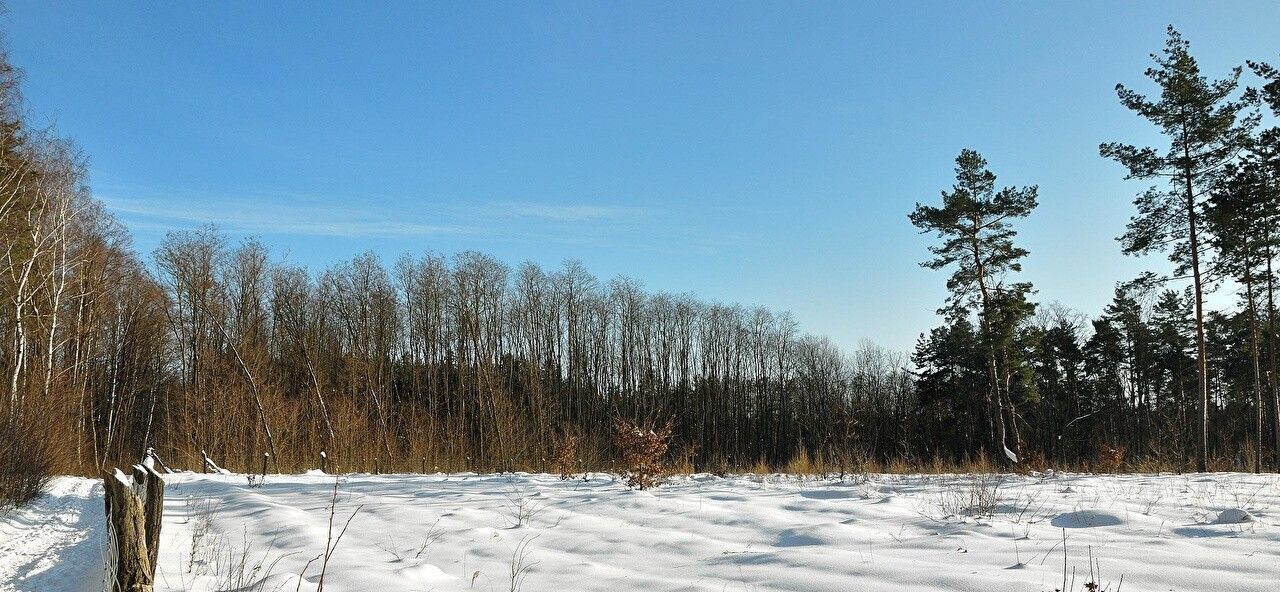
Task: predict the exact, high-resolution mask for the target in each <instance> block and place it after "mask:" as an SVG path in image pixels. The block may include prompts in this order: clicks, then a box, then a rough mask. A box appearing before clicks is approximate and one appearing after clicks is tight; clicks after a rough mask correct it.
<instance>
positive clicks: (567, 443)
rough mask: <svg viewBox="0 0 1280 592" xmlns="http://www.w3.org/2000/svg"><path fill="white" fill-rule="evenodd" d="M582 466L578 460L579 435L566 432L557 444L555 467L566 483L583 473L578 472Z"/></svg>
mask: <svg viewBox="0 0 1280 592" xmlns="http://www.w3.org/2000/svg"><path fill="white" fill-rule="evenodd" d="M581 464H582V462H581V461H580V460H579V458H578V435H577V434H574V433H571V432H566V433H565V434H564V435H562V436H560V441H559V442H557V443H556V457H555V466H556V470H557V471H559V473H560V478H561V479H562V480H565V481H568V480H570V479H575V478H577V476H578V473H579V472H581V471H579V470H578V468H579V467H580V466H581Z"/></svg>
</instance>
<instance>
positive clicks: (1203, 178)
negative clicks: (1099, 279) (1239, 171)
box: [1099, 26, 1257, 471]
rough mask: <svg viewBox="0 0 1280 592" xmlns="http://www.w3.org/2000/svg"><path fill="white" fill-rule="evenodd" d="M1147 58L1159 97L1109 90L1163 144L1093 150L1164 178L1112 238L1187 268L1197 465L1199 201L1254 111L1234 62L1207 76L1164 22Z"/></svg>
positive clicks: (1201, 340) (1201, 463) (1202, 459)
mask: <svg viewBox="0 0 1280 592" xmlns="http://www.w3.org/2000/svg"><path fill="white" fill-rule="evenodd" d="M1151 57H1152V59H1153V60H1154V61H1155V63H1156V66H1155V67H1153V68H1148V69H1147V71H1146V76H1147V77H1148V78H1150V79H1151V80H1152V81H1153V82H1155V83H1156V85H1157V86H1158V87H1159V88H1160V98H1159V99H1158V100H1155V101H1153V100H1150V99H1148V98H1147V97H1146V96H1144V95H1142V94H1140V93H1138V92H1136V91H1134V90H1131V89H1129V88H1127V87H1125V86H1124V85H1123V84H1118V85H1116V93H1117V94H1118V95H1119V97H1120V102H1121V104H1123V105H1124V106H1125V107H1127V108H1129V109H1130V110H1132V111H1134V112H1135V113H1137V114H1138V115H1140V116H1142V117H1143V118H1145V119H1147V120H1149V121H1151V123H1153V124H1155V126H1156V127H1157V128H1159V130H1160V132H1161V133H1162V134H1164V135H1165V136H1166V137H1167V138H1168V140H1169V145H1168V147H1167V148H1166V149H1163V150H1161V149H1157V148H1151V147H1138V146H1134V145H1130V144H1123V143H1118V142H1113V143H1107V144H1102V145H1101V146H1100V148H1099V151H1100V152H1101V154H1102V156H1104V157H1106V158H1111V159H1114V160H1116V161H1117V162H1119V163H1120V164H1121V165H1123V166H1124V167H1125V168H1126V169H1128V177H1127V178H1129V179H1143V180H1147V179H1163V180H1165V181H1167V183H1168V187H1167V188H1164V189H1162V188H1160V187H1158V186H1155V187H1151V188H1150V189H1148V190H1147V191H1146V192H1144V193H1142V194H1141V195H1139V196H1138V197H1137V199H1135V200H1134V205H1136V206H1137V208H1138V214H1137V215H1136V216H1134V217H1133V218H1131V219H1130V221H1129V225H1128V229H1127V231H1126V232H1125V234H1124V235H1123V236H1122V237H1120V240H1121V242H1122V244H1123V246H1124V251H1125V253H1128V254H1135V255H1139V254H1147V253H1151V252H1154V251H1165V250H1170V255H1169V258H1170V260H1171V261H1173V262H1174V263H1175V264H1176V266H1177V273H1178V274H1179V275H1185V274H1186V273H1187V272H1188V271H1189V272H1190V273H1191V278H1192V287H1193V296H1194V304H1195V328H1196V350H1197V367H1198V370H1199V386H1198V390H1199V397H1200V443H1199V448H1198V452H1199V454H1198V467H1199V469H1200V470H1201V471H1204V470H1207V468H1208V458H1209V457H1208V454H1209V452H1208V439H1209V383H1208V367H1207V360H1206V353H1205V337H1204V291H1205V279H1206V278H1205V277H1204V270H1203V269H1202V266H1201V249H1202V248H1203V247H1204V245H1203V244H1202V243H1203V237H1202V232H1203V230H1202V229H1201V225H1202V222H1201V220H1200V217H1201V215H1202V212H1201V208H1202V202H1203V196H1204V195H1205V193H1206V192H1207V191H1208V189H1209V187H1211V186H1212V184H1213V182H1214V180H1215V179H1216V178H1217V177H1218V176H1219V175H1220V174H1221V171H1222V169H1223V167H1224V166H1225V165H1226V164H1228V163H1229V162H1230V161H1231V160H1232V159H1233V158H1235V156H1236V154H1237V153H1238V152H1239V151H1240V149H1241V148H1242V147H1244V146H1245V145H1246V143H1247V142H1248V140H1249V137H1250V132H1251V130H1252V129H1253V127H1254V125H1255V124H1256V123H1257V117H1256V116H1253V115H1248V114H1245V113H1244V112H1245V109H1246V108H1247V107H1248V101H1247V100H1233V99H1232V97H1233V95H1235V93H1236V89H1237V87H1238V86H1239V80H1240V73H1241V69H1240V68H1235V69H1234V70H1232V72H1231V74H1230V75H1229V76H1227V77H1226V78H1224V79H1222V80H1214V81H1211V80H1209V79H1207V78H1206V77H1205V76H1204V75H1203V74H1201V72H1200V66H1199V64H1197V63H1196V60H1195V58H1194V57H1192V55H1191V50H1190V44H1189V43H1187V41H1186V40H1184V39H1183V38H1182V35H1180V34H1179V33H1178V32H1177V31H1176V30H1174V28H1173V27H1172V26H1170V27H1169V30H1168V40H1167V41H1166V42H1165V48H1164V52H1163V55H1155V54H1153V55H1152V56H1151Z"/></svg>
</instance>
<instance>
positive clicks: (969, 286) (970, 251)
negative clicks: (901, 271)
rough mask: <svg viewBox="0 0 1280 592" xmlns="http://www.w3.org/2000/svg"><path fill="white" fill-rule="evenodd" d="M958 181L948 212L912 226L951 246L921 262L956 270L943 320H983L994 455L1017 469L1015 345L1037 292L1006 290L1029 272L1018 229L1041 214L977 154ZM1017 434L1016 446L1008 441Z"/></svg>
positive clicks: (965, 158) (968, 158)
mask: <svg viewBox="0 0 1280 592" xmlns="http://www.w3.org/2000/svg"><path fill="white" fill-rule="evenodd" d="M955 171H956V182H955V184H954V185H953V186H952V188H951V190H950V191H943V192H942V206H941V207H935V206H926V205H923V204H919V203H917V204H916V208H915V211H913V212H912V213H911V217H910V218H911V223H912V224H914V225H915V226H916V227H917V228H920V229H921V231H922V232H926V233H933V234H935V235H936V236H937V237H938V238H941V239H944V240H943V241H942V244H940V245H935V246H931V247H929V251H930V252H931V253H933V254H934V258H933V259H931V260H929V261H925V262H924V263H921V265H922V266H924V267H927V268H929V269H943V268H946V267H953V266H954V268H955V269H954V271H953V272H952V274H951V277H950V279H948V280H947V289H948V290H950V291H951V295H950V297H949V298H948V300H947V305H946V306H945V307H944V308H943V309H942V310H940V311H939V312H940V313H945V314H950V315H952V316H955V317H958V316H961V315H967V314H968V313H969V312H973V313H976V314H977V317H978V325H979V332H978V339H979V342H980V344H981V346H982V349H983V353H984V356H985V357H986V359H987V374H988V377H989V384H988V392H987V399H986V401H987V406H988V414H989V417H990V418H991V419H992V421H993V424H994V425H993V426H992V430H991V432H992V433H991V434H990V435H989V441H990V442H991V446H992V449H993V450H992V452H993V453H995V454H998V455H1001V456H1003V457H1005V458H1008V459H1009V460H1010V461H1011V462H1014V463H1017V462H1018V457H1017V452H1018V449H1019V444H1020V442H1019V440H1020V438H1019V436H1018V433H1017V425H1016V421H1017V412H1016V410H1015V408H1014V405H1013V402H1012V398H1011V396H1010V390H1011V388H1010V385H1011V383H1012V377H1013V375H1014V370H1013V368H1011V366H1012V365H1014V359H1013V357H1012V356H1011V355H1010V350H1011V349H1012V347H1011V341H1012V339H1013V335H1014V332H1015V331H1016V326H1017V324H1018V323H1019V322H1020V321H1021V320H1022V319H1025V318H1026V316H1028V314H1029V311H1031V310H1032V309H1033V306H1032V305H1031V304H1029V303H1027V302H1026V295H1027V294H1028V293H1029V292H1030V291H1031V285H1030V284H1028V283H1024V282H1014V283H1006V282H1005V277H1006V275H1007V274H1009V273H1013V272H1018V271H1021V270H1022V263H1021V260H1022V258H1023V257H1025V256H1026V255H1027V251H1026V249H1023V248H1020V247H1017V246H1014V244H1013V238H1014V236H1016V234H1017V233H1016V232H1015V231H1014V230H1013V227H1012V226H1011V222H1012V221H1013V220H1014V219H1017V218H1023V217H1026V216H1027V215H1028V214H1030V213H1031V210H1033V209H1035V207H1036V196H1037V188H1036V187H1035V186H1030V187H1020V188H1019V187H1005V188H1003V189H1000V190H998V191H997V190H996V176H995V174H994V173H992V172H991V171H990V170H988V168H987V161H986V160H985V159H984V158H982V156H981V155H980V154H978V153H977V152H976V151H973V150H970V149H965V150H962V151H961V152H960V155H959V156H957V157H956V169H955ZM1010 432H1013V434H1012V442H1011V441H1010V439H1009V436H1010V434H1009V433H1010Z"/></svg>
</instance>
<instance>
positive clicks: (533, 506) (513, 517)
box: [505, 488, 543, 528]
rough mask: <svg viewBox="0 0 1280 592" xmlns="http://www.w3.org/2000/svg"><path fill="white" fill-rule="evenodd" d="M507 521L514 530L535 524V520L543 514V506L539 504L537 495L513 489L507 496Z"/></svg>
mask: <svg viewBox="0 0 1280 592" xmlns="http://www.w3.org/2000/svg"><path fill="white" fill-rule="evenodd" d="M505 505H506V509H507V521H508V522H510V523H511V527H512V528H520V527H522V526H527V525H531V524H533V521H534V519H535V518H537V517H538V515H539V514H541V513H542V510H543V505H542V504H541V503H539V502H538V500H537V494H536V493H534V492H530V491H528V490H525V489H520V488H513V489H512V490H511V491H509V492H507V494H506V503H505Z"/></svg>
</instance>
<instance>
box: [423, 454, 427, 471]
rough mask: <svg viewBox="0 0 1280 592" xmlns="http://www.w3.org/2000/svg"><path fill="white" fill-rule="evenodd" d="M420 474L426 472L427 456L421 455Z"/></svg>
mask: <svg viewBox="0 0 1280 592" xmlns="http://www.w3.org/2000/svg"><path fill="white" fill-rule="evenodd" d="M422 474H423V475H426V474H427V457H425V456H424V457H422Z"/></svg>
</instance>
